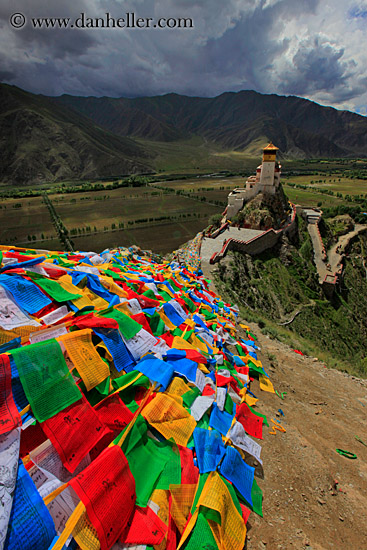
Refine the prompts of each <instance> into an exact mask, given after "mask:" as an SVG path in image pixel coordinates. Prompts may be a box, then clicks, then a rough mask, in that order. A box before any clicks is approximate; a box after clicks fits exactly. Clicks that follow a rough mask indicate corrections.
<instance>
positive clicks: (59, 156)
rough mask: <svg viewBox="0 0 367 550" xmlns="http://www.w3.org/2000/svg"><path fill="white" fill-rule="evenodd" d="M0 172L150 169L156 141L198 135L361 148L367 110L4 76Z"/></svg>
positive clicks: (363, 151) (58, 175)
mask: <svg viewBox="0 0 367 550" xmlns="http://www.w3.org/2000/svg"><path fill="white" fill-rule="evenodd" d="M0 104H1V112H0V141H1V148H0V181H4V182H9V183H14V184H22V183H31V182H38V181H58V180H66V179H84V178H95V177H102V176H105V177H108V176H121V175H124V174H128V173H142V172H152V171H155V169H156V158H155V157H156V148H155V146H154V144H156V143H162V142H163V143H165V144H166V148H168V156H169V147H170V145H173V144H176V149H177V143H181V142H182V143H188V142H189V141H190V140H192V138H194V137H195V138H200V140H201V143H202V146H203V147H204V148H205V147H207V148H208V155H209V154H210V152H209V150H210V146H213V147H215V148H216V150H217V151H218V150H219V151H223V152H224V153H225V152H230V151H236V152H242V153H244V154H247V155H249V156H258V155H259V153H260V149H261V147H262V146H263V145H264V142H266V141H268V140H272V141H273V142H274V143H275V144H276V145H277V146H278V147H279V149H280V155H281V156H282V157H283V158H321V157H324V158H325V157H329V158H330V157H334V158H335V157H350V158H355V157H367V118H366V117H363V116H361V115H358V114H355V113H351V112H349V111H338V110H336V109H334V108H331V107H323V106H321V105H318V104H316V103H314V102H312V101H309V100H306V99H302V98H299V97H294V96H289V97H285V96H278V95H274V94H272V95H263V94H260V93H258V92H254V91H242V92H237V93H232V92H228V93H223V94H221V95H219V96H217V97H214V98H201V97H188V96H182V95H178V94H174V93H171V94H166V95H163V96H156V97H140V98H132V99H130V98H110V97H98V98H97V97H76V96H70V95H62V96H59V97H47V96H42V95H34V94H31V93H29V92H25V91H23V90H21V89H19V88H17V87H15V86H9V85H6V84H2V85H0Z"/></svg>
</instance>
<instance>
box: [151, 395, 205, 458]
mask: <svg viewBox="0 0 367 550" xmlns="http://www.w3.org/2000/svg"><path fill="white" fill-rule="evenodd" d="M141 414H142V415H143V416H144V418H145V419H146V420H147V422H149V424H150V425H151V426H153V428H155V429H156V430H158V431H159V432H160V433H161V434H162V435H163V437H165V438H166V439H170V438H171V437H172V438H173V440H174V441H175V443H177V445H182V446H183V447H186V445H187V443H188V441H189V439H190V437H191V435H192V432H193V431H194V429H195V428H196V422H195V420H194V418H193V417H192V416H191V415H190V414H189V413H188V412H187V410H186V409H185V408H184V407H182V406H181V405H179V404H178V403H177V402H176V401H175V400H174V399H172V397H170V396H168V395H165V394H163V393H158V394H157V395H156V396H155V397H154V399H152V401H151V402H150V403H148V405H146V407H145V408H144V410H143V411H142V413H141Z"/></svg>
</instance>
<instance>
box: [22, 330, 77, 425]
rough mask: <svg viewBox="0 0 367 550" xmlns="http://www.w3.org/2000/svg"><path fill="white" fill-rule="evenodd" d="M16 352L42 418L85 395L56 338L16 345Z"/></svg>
mask: <svg viewBox="0 0 367 550" xmlns="http://www.w3.org/2000/svg"><path fill="white" fill-rule="evenodd" d="M12 356H13V359H14V361H15V364H16V366H17V369H18V372H19V376H20V380H21V383H22V386H23V389H24V392H25V394H26V397H27V399H28V401H29V404H30V405H31V408H32V412H33V414H34V416H35V418H36V419H37V420H38V421H39V422H44V421H45V420H47V419H48V418H51V416H54V415H55V414H57V413H58V412H60V411H62V410H63V409H65V408H66V407H68V406H69V405H71V404H72V403H75V401H78V399H81V397H82V395H81V393H80V390H79V388H78V386H77V385H76V384H75V382H74V379H73V377H72V375H71V373H70V372H69V369H68V367H67V365H66V362H65V359H64V356H63V354H62V351H61V348H60V345H59V343H58V342H57V341H56V340H55V339H52V340H46V341H45V342H40V343H38V344H31V345H29V346H24V347H23V348H18V349H15V350H13V351H12Z"/></svg>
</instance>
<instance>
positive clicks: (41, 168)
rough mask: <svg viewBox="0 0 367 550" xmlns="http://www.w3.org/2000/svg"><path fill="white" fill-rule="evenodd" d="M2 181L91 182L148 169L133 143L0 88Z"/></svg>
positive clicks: (74, 115) (72, 114)
mask: <svg viewBox="0 0 367 550" xmlns="http://www.w3.org/2000/svg"><path fill="white" fill-rule="evenodd" d="M0 104H1V113H0V181H3V182H9V183H11V184H23V183H32V182H38V181H56V180H65V179H78V178H90V177H91V178H94V177H99V176H106V175H120V174H131V173H137V172H144V171H145V172H146V171H147V170H150V163H151V160H152V159H151V158H149V157H148V155H147V153H146V151H145V150H144V149H143V148H142V147H141V146H140V145H138V144H137V143H135V142H134V141H133V140H131V139H128V138H122V137H121V136H117V135H114V134H112V133H110V132H108V131H106V130H104V129H102V128H99V127H98V126H96V124H95V123H94V122H93V121H91V120H89V119H86V118H85V117H83V116H82V115H80V114H78V113H76V112H75V111H70V110H69V109H68V108H66V107H63V106H62V105H55V103H53V102H51V101H50V100H49V99H47V98H44V97H41V96H35V95H34V94H30V93H27V92H24V91H22V90H20V89H19V88H16V87H14V86H7V85H0Z"/></svg>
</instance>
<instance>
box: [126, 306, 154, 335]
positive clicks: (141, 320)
mask: <svg viewBox="0 0 367 550" xmlns="http://www.w3.org/2000/svg"><path fill="white" fill-rule="evenodd" d="M131 318H132V319H134V321H136V322H137V323H139V325H141V326H142V327H143V328H145V330H146V331H147V332H149V334H151V335H152V336H153V332H152V329H151V328H150V325H149V323H148V321H147V318H146V317H145V315H144V313H143V312H142V311H141V312H140V313H137V314H136V315H132V316H131Z"/></svg>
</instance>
